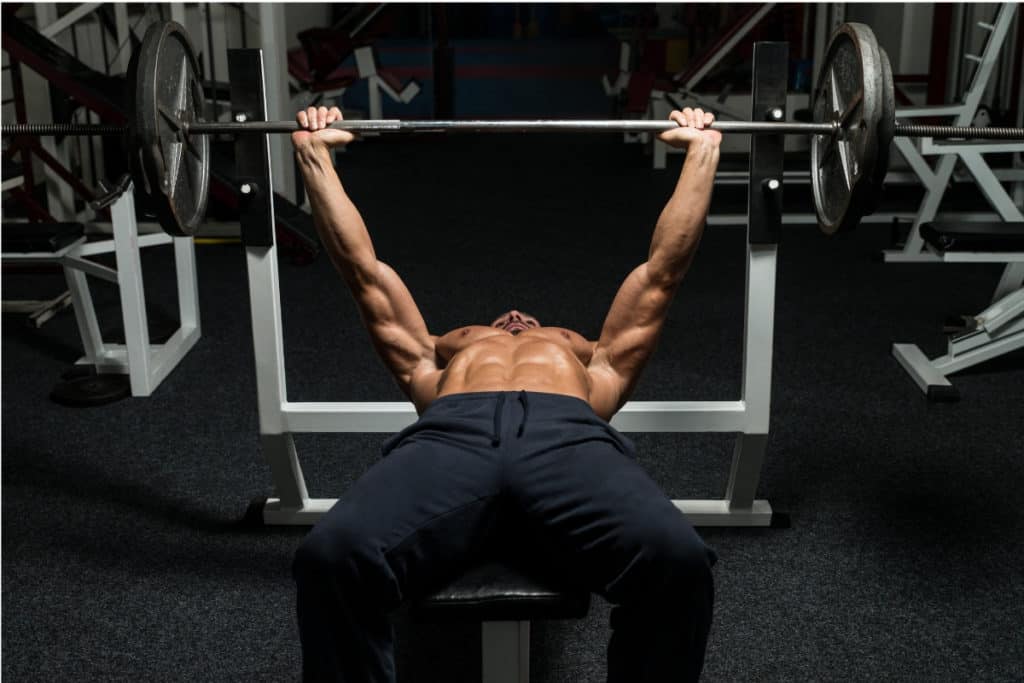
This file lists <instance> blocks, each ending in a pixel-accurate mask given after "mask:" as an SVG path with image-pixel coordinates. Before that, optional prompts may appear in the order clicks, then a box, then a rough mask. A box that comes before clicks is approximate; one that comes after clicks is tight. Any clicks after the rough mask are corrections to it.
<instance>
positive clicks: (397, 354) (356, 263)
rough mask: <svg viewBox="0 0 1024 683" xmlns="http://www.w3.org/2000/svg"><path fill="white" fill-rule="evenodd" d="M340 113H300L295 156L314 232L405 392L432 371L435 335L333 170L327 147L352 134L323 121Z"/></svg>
mask: <svg viewBox="0 0 1024 683" xmlns="http://www.w3.org/2000/svg"><path fill="white" fill-rule="evenodd" d="M340 118H341V112H339V111H338V110H337V109H332V110H330V111H328V110H326V109H324V108H321V109H320V110H312V109H311V110H309V111H307V112H300V114H299V116H298V119H299V123H300V124H301V125H303V126H304V128H306V129H307V130H301V131H299V132H296V133H295V134H294V135H293V136H292V142H293V143H294V145H295V157H296V160H297V161H298V166H299V170H300V172H301V173H302V178H303V181H304V183H305V186H306V193H307V195H308V196H309V203H310V206H311V208H312V213H313V223H314V225H315V226H316V230H317V233H319V235H320V239H321V240H322V242H323V244H324V246H325V248H326V250H327V253H328V254H329V255H330V258H331V261H332V262H333V263H334V266H335V267H336V268H337V269H338V272H339V273H341V276H342V278H344V280H345V282H346V284H348V286H349V289H350V290H351V291H352V295H353V297H354V299H355V301H356V304H357V306H358V308H359V313H360V315H361V316H362V319H363V323H364V324H365V326H366V329H367V331H368V332H369V333H370V337H371V339H372V340H373V345H374V347H375V348H376V350H377V352H378V353H379V354H380V356H381V358H382V360H383V361H384V363H385V365H387V367H388V369H389V370H390V371H391V372H392V374H393V375H394V376H395V378H396V379H397V381H398V383H399V386H400V387H401V388H402V390H403V391H404V392H405V394H406V395H407V396H411V395H412V391H411V389H412V385H413V384H414V383H415V382H416V380H417V378H418V377H419V376H421V375H423V374H424V373H425V372H430V371H432V370H436V364H435V355H434V341H435V338H434V337H433V336H431V335H430V333H429V332H428V331H427V325H426V323H425V322H424V320H423V316H422V314H421V313H420V310H419V308H418V307H417V306H416V302H415V301H414V300H413V298H412V295H411V294H410V293H409V290H408V289H407V288H406V286H405V284H404V283H403V282H402V280H401V278H400V277H399V276H398V274H397V273H395V271H394V270H393V269H391V268H390V267H389V266H387V265H386V264H384V263H382V262H381V261H379V260H378V259H377V254H376V252H375V251H374V248H373V242H372V240H371V239H370V234H369V232H368V231H367V229H366V224H365V223H364V222H363V218H362V216H361V215H360V214H359V210H358V209H356V207H355V204H353V203H352V200H351V199H350V198H349V196H348V194H347V193H346V192H345V188H344V187H343V186H342V183H341V179H340V178H339V177H338V174H337V172H336V171H335V169H334V164H333V160H332V158H331V148H332V147H335V146H339V145H343V144H347V143H348V142H349V141H351V139H352V135H351V133H348V132H346V131H340V130H335V129H327V130H325V129H324V127H323V126H324V125H326V124H329V123H330V122H331V121H334V120H337V119H340ZM321 124H323V125H321Z"/></svg>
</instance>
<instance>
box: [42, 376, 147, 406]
mask: <svg viewBox="0 0 1024 683" xmlns="http://www.w3.org/2000/svg"><path fill="white" fill-rule="evenodd" d="M131 395H132V385H131V381H130V380H129V379H128V375H87V376H85V377H76V378H74V379H69V380H67V381H66V382H61V383H59V384H58V385H57V386H55V387H54V388H53V391H51V392H50V399H51V400H52V401H53V402H54V403H59V404H61V405H65V406H72V407H76V408H85V407H88V406H102V405H106V404H107V403H113V402H114V401H120V400H121V399H123V398H128V397H129V396H131Z"/></svg>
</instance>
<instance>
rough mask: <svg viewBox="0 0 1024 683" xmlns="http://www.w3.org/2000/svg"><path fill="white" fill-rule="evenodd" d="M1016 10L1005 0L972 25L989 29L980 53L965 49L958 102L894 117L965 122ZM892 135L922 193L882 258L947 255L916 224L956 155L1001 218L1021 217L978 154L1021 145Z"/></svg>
mask: <svg viewBox="0 0 1024 683" xmlns="http://www.w3.org/2000/svg"><path fill="white" fill-rule="evenodd" d="M1016 10H1017V6H1016V4H1015V3H1005V4H1003V5H1001V6H1000V7H999V12H998V14H997V15H996V18H995V20H994V21H993V22H992V23H991V24H988V23H985V22H978V26H979V27H981V28H982V29H984V30H986V31H989V32H990V33H991V35H990V36H989V38H988V40H987V41H986V42H985V49H984V50H983V51H982V54H981V55H980V56H975V55H965V58H966V59H968V60H969V61H972V62H975V63H977V65H978V66H977V69H976V70H975V72H974V76H973V77H972V78H971V85H970V86H969V87H968V88H967V90H966V91H965V92H964V97H963V101H962V102H960V103H958V104H950V105H942V106H925V107H908V108H901V109H897V110H896V118H897V120H899V119H914V118H919V117H932V116H941V117H947V116H948V117H952V118H953V120H952V122H951V124H950V125H954V126H969V125H971V123H972V121H973V120H974V117H975V115H976V114H977V112H978V106H979V104H980V103H981V99H982V97H983V96H984V95H985V90H986V89H987V88H988V83H989V79H990V78H991V76H992V72H993V70H994V69H995V67H996V64H997V63H998V61H999V51H1000V50H1001V49H1002V46H1003V43H1005V42H1006V37H1007V34H1008V33H1009V31H1010V27H1011V26H1012V24H1013V16H1014V13H1015V12H1016ZM893 141H894V143H895V144H896V148H897V149H898V150H899V152H900V154H901V155H903V158H904V159H905V160H906V162H907V164H909V165H910V168H911V170H913V171H914V173H916V174H917V177H918V178H919V179H920V181H921V183H922V184H923V185H924V187H925V195H924V199H923V200H922V201H921V206H920V207H919V208H918V211H917V214H916V216H915V217H914V221H913V223H912V224H911V227H910V232H909V233H908V235H907V241H906V242H905V243H904V245H903V247H902V248H901V249H893V250H887V251H885V252H883V256H884V258H885V261H886V262H887V263H908V262H911V263H912V262H927V263H936V262H941V261H945V260H948V259H947V256H953V255H952V254H949V255H943V254H938V253H936V252H934V251H933V250H930V249H927V248H926V247H925V243H924V239H922V237H921V233H920V228H921V225H922V224H923V223H928V222H930V221H933V220H935V218H936V214H937V212H938V210H939V205H940V204H941V203H942V199H943V196H944V195H945V193H946V188H947V187H948V186H949V183H950V180H951V179H952V177H953V170H954V169H955V167H956V163H957V161H958V160H959V161H962V162H963V164H964V166H966V167H967V169H968V171H969V172H970V173H971V175H972V176H974V179H975V181H976V182H977V185H978V188H979V189H980V190H981V191H982V192H983V193H984V195H985V198H986V199H987V200H988V201H989V203H990V204H991V205H992V207H993V208H994V209H995V210H996V212H998V213H999V215H1000V216H1001V217H1002V219H1003V220H1004V221H1019V220H1024V219H1022V218H1020V209H1018V208H1016V206H1015V205H1014V203H1013V200H1012V199H1011V198H1010V196H1009V194H1007V192H1006V190H1005V189H1004V188H1003V186H1002V185H1001V183H1000V180H999V178H998V176H997V174H996V173H994V172H993V171H992V169H991V168H990V167H989V165H988V164H987V163H986V162H985V160H984V158H983V157H982V155H983V154H991V153H995V152H1000V153H1006V152H1014V151H1018V152H1019V151H1021V150H1022V149H1024V145H1021V144H1017V143H1010V142H1001V143H995V144H993V143H935V141H934V140H933V139H932V138H907V137H900V136H897V137H895V138H893ZM928 155H940V156H941V158H940V159H939V161H938V163H937V164H936V166H935V168H934V169H933V168H932V166H931V164H929V163H928V162H927V161H925V158H924V157H925V156H928ZM1019 180H1020V179H1019V178H1018V179H1017V181H1018V182H1019ZM954 258H955V257H954ZM989 260H991V261H998V260H999V259H998V258H991V259H989Z"/></svg>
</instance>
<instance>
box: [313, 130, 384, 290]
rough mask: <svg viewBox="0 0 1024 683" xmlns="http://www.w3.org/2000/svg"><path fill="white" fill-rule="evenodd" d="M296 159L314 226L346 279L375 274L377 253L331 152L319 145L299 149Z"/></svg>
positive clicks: (332, 259)
mask: <svg viewBox="0 0 1024 683" xmlns="http://www.w3.org/2000/svg"><path fill="white" fill-rule="evenodd" d="M295 158H296V159H297V161H298V164H299V171H300V172H301V173H302V179H303V181H304V183H305V186H306V194H307V195H308V196H309V204H310V207H311V208H312V211H313V224H314V225H315V226H316V230H317V232H318V233H319V234H320V239H321V240H322V241H323V243H324V246H325V247H327V252H328V254H330V257H331V261H333V262H334V265H335V266H336V267H337V268H338V270H340V271H341V274H342V275H343V276H344V277H345V279H346V280H351V278H353V277H356V278H358V277H365V276H366V274H368V273H371V272H373V269H374V266H375V265H376V263H377V254H376V252H375V251H374V249H373V242H372V241H371V240H370V234H369V232H368V231H367V229H366V224H365V223H364V222H363V218H362V216H360V215H359V210H358V209H357V208H356V206H355V204H353V203H352V200H351V199H349V196H348V194H347V193H346V192H345V188H344V187H342V184H341V179H340V178H339V177H338V174H337V172H336V171H335V170H334V163H333V160H332V158H331V153H330V150H329V149H327V148H326V147H323V146H320V145H309V146H302V147H297V148H296V150H295Z"/></svg>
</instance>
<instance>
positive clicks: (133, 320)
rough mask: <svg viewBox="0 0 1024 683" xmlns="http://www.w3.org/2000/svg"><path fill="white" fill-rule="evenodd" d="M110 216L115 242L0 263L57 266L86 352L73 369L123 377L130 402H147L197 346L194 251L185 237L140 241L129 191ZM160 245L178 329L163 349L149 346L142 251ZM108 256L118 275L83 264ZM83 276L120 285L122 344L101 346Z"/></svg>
mask: <svg viewBox="0 0 1024 683" xmlns="http://www.w3.org/2000/svg"><path fill="white" fill-rule="evenodd" d="M110 213H111V223H112V228H113V232H114V234H113V239H108V240H100V241H96V242H88V243H87V242H86V241H85V237H82V238H80V239H78V240H77V241H75V242H74V243H73V244H70V245H68V246H66V247H64V248H62V249H60V250H58V251H56V252H28V253H14V252H6V253H4V254H3V261H4V262H5V263H6V262H11V263H58V264H60V265H61V266H62V267H63V268H64V277H65V279H66V280H67V284H68V290H69V291H70V294H71V302H72V305H73V306H74V311H75V319H76V321H77V322H78V331H79V334H80V335H81V338H82V346H83V347H84V349H85V355H84V356H83V357H82V358H80V359H79V360H78V361H77V363H78V364H79V365H85V364H90V365H95V367H96V371H97V372H99V373H114V374H127V375H128V376H129V380H130V382H131V391H132V396H149V395H151V394H152V393H153V392H154V391H155V390H156V388H157V387H158V386H160V383H161V382H162V381H163V380H164V378H166V377H167V375H168V374H170V372H171V371H172V370H173V369H174V368H175V367H176V366H177V365H178V363H179V362H180V361H181V359H182V358H184V357H185V355H186V354H187V353H188V352H189V350H190V349H191V348H192V347H193V346H195V343H196V342H197V341H198V340H199V337H200V334H201V330H200V324H199V293H198V292H199V290H198V284H197V279H196V259H195V246H194V244H193V242H192V239H191V238H189V237H172V236H170V235H167V234H165V233H158V234H152V235H143V236H140V235H139V233H138V226H137V224H136V221H135V201H134V198H133V196H132V189H131V185H129V186H128V189H127V190H126V191H124V192H123V193H121V195H120V196H119V197H118V198H117V199H116V200H115V201H114V203H113V204H112V205H111V206H110ZM163 244H173V245H174V262H175V267H176V271H177V282H178V308H179V313H180V321H181V324H180V327H179V328H178V330H177V331H176V332H175V333H174V334H173V335H172V336H171V337H170V339H168V340H167V342H166V343H164V344H150V342H149V328H148V324H147V315H146V297H145V290H144V288H143V282H142V261H141V254H140V249H142V248H143V247H151V246H157V245H163ZM111 252H113V253H114V254H115V255H116V258H117V267H116V269H115V268H109V267H107V266H105V265H102V264H100V263H97V262H95V261H91V260H89V258H87V257H89V256H95V255H97V254H109V253H111ZM86 275H92V276H93V277H97V278H100V279H101V280H106V281H108V282H113V283H114V284H116V285H118V287H119V289H120V296H121V314H122V318H123V322H124V336H125V343H124V344H108V343H106V342H104V341H103V336H102V334H101V332H100V326H99V322H98V320H97V319H96V309H95V308H94V307H93V302H92V295H91V294H90V292H89V282H88V280H87V279H86Z"/></svg>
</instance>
